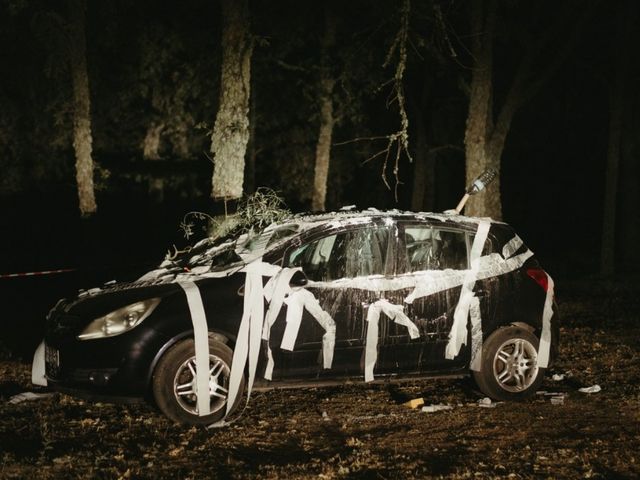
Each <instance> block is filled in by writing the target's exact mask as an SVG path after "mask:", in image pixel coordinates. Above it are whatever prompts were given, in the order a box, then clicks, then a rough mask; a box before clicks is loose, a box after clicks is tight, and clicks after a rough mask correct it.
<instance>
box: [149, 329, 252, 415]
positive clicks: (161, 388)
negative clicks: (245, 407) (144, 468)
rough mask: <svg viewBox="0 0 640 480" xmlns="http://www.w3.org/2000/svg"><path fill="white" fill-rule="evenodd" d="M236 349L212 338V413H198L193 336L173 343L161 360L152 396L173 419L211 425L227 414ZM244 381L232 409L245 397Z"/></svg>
mask: <svg viewBox="0 0 640 480" xmlns="http://www.w3.org/2000/svg"><path fill="white" fill-rule="evenodd" d="M232 358H233V351H232V350H231V349H230V348H229V347H228V346H227V345H225V344H224V343H221V342H219V341H217V340H214V339H213V338H209V408H210V412H211V413H210V414H209V415H205V416H199V415H198V402H197V397H196V373H197V370H196V356H195V346H194V341H193V339H187V340H182V341H180V342H178V343H176V344H175V345H174V346H172V347H171V348H170V349H169V350H168V351H167V352H166V353H165V354H164V355H163V356H162V358H160V361H159V362H158V364H157V366H156V368H155V370H154V374H153V385H152V387H153V397H154V399H155V401H156V404H157V405H158V408H160V410H161V411H162V413H164V414H165V415H166V416H167V417H169V418H170V419H171V420H173V421H175V422H178V423H185V424H191V425H208V424H211V423H214V422H217V421H218V420H220V419H222V418H223V417H224V414H225V412H226V405H227V396H228V394H229V377H230V374H231V360H232ZM244 386H245V380H244V376H243V378H242V381H241V382H240V391H239V392H238V395H237V397H236V400H235V402H234V406H233V408H232V409H231V412H233V411H234V410H235V409H236V408H237V407H238V404H239V403H240V400H241V399H242V393H243V391H244Z"/></svg>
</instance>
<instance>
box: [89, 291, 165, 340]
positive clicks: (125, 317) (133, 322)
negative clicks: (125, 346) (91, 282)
mask: <svg viewBox="0 0 640 480" xmlns="http://www.w3.org/2000/svg"><path fill="white" fill-rule="evenodd" d="M159 303H160V299H159V298H150V299H148V300H143V301H141V302H136V303H132V304H131V305H127V306H126V307H122V308H119V309H118V310H115V311H113V312H111V313H107V314H106V315H104V316H102V317H100V318H96V319H95V320H94V321H93V322H91V323H90V324H89V325H88V326H87V328H85V329H84V330H83V331H82V333H81V334H80V335H78V340H93V339H96V338H105V337H114V336H116V335H120V334H121V333H124V332H127V331H129V330H131V329H132V328H134V327H136V326H137V325H140V323H141V322H142V321H143V320H144V319H145V318H147V317H148V316H149V315H151V312H153V310H154V309H155V308H156V307H157V306H158V304H159Z"/></svg>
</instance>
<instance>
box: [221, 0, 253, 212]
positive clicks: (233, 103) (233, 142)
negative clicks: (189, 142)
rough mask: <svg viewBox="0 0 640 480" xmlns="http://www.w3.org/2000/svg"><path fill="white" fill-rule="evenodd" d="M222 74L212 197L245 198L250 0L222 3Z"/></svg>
mask: <svg viewBox="0 0 640 480" xmlns="http://www.w3.org/2000/svg"><path fill="white" fill-rule="evenodd" d="M221 5H222V18H223V27H222V68H221V70H222V73H221V81H220V105H219V107H218V114H217V116H216V121H215V124H214V127H213V134H212V135H211V153H212V154H213V159H214V167H213V179H212V191H211V196H212V197H213V198H217V199H225V200H227V199H237V198H240V197H242V184H243V181H244V164H245V158H244V157H245V153H246V151H247V143H248V141H249V115H248V114H249V97H250V94H251V53H252V51H253V40H252V38H251V34H250V32H249V5H248V1H247V0H221Z"/></svg>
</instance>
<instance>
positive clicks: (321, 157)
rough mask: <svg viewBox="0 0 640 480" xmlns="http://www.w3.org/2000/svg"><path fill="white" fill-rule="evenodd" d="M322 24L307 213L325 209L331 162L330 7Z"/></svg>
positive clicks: (332, 81)
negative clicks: (317, 123)
mask: <svg viewBox="0 0 640 480" xmlns="http://www.w3.org/2000/svg"><path fill="white" fill-rule="evenodd" d="M324 13H325V15H324V20H325V25H324V35H323V37H322V59H321V65H320V82H319V89H318V90H319V92H318V97H319V100H320V128H319V131H318V142H317V144H316V161H315V169H314V175H313V196H312V198H311V210H312V211H315V212H318V211H324V210H325V209H326V198H327V179H328V177H329V164H330V159H331V137H332V135H333V126H334V124H335V118H334V117H333V87H334V85H335V79H334V78H333V74H332V72H331V49H332V48H333V46H334V44H335V41H336V18H335V15H334V13H333V10H332V8H331V6H330V5H325V12H324Z"/></svg>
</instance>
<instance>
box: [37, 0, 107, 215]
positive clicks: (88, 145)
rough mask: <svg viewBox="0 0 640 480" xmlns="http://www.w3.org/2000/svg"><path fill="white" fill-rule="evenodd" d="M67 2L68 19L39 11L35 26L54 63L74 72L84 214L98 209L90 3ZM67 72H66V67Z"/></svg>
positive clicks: (76, 139) (75, 139) (75, 137)
mask: <svg viewBox="0 0 640 480" xmlns="http://www.w3.org/2000/svg"><path fill="white" fill-rule="evenodd" d="M66 4H67V7H68V8H67V10H68V13H67V18H63V17H62V16H61V15H59V14H57V13H55V12H51V11H48V12H40V13H38V14H37V15H35V17H34V19H33V23H32V28H33V30H34V34H35V35H37V36H39V37H40V40H41V41H42V42H43V44H44V45H45V47H46V48H47V49H48V50H49V54H50V55H51V56H52V60H53V61H52V64H55V65H64V66H65V67H68V68H69V73H70V75H71V86H72V112H73V148H74V151H75V157H76V165H75V167H76V183H77V185H78V200H79V206H80V213H81V215H82V216H83V217H84V216H90V215H92V214H93V213H95V212H96V211H97V205H96V197H95V191H94V185H93V175H94V163H93V157H92V143H93V139H92V135H91V98H90V90H89V74H88V72H87V43H86V33H85V22H86V10H87V4H86V0H67V2H66ZM64 73H65V75H66V74H67V72H66V69H64Z"/></svg>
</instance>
